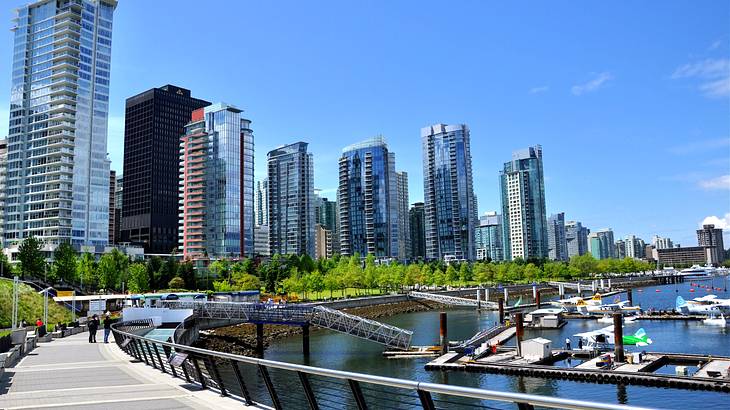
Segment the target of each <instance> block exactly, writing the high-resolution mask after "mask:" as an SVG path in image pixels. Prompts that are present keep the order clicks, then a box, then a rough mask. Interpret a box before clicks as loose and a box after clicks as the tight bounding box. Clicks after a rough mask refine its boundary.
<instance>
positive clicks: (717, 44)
mask: <svg viewBox="0 0 730 410" xmlns="http://www.w3.org/2000/svg"><path fill="white" fill-rule="evenodd" d="M721 45H722V40H715V41H713V42H712V44H710V46H709V47H708V48H707V49H708V50H710V51H712V50H717V49H718V48H720V46H721Z"/></svg>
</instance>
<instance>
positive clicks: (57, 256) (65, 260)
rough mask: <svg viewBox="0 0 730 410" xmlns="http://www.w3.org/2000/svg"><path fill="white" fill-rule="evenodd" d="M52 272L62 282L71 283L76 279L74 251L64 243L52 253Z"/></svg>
mask: <svg viewBox="0 0 730 410" xmlns="http://www.w3.org/2000/svg"><path fill="white" fill-rule="evenodd" d="M53 270H54V271H55V274H56V276H57V277H58V278H59V279H61V280H62V281H64V282H67V283H72V282H73V281H74V279H76V250H75V249H74V248H73V246H71V245H70V244H68V243H66V242H64V243H62V244H60V245H58V247H57V248H56V251H55V252H54V253H53Z"/></svg>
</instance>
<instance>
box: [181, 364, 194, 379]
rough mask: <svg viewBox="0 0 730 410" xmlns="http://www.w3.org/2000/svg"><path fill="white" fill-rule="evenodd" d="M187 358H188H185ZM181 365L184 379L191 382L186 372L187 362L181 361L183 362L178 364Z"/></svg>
mask: <svg viewBox="0 0 730 410" xmlns="http://www.w3.org/2000/svg"><path fill="white" fill-rule="evenodd" d="M185 360H188V359H185ZM180 367H182V371H183V374H184V375H185V381H186V382H188V383H192V382H191V381H190V374H188V364H187V363H185V362H184V361H183V363H182V364H181V365H180Z"/></svg>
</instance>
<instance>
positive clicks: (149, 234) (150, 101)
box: [121, 85, 210, 253]
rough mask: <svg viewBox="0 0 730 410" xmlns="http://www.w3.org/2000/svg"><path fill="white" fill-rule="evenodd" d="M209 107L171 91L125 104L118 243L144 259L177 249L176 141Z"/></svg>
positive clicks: (187, 94) (158, 90) (158, 91)
mask: <svg viewBox="0 0 730 410" xmlns="http://www.w3.org/2000/svg"><path fill="white" fill-rule="evenodd" d="M208 105H210V103H209V102H207V101H203V100H199V99H197V98H192V97H191V96H190V90H186V89H184V88H180V87H176V86H174V85H166V86H164V87H160V88H153V89H151V90H147V91H145V92H143V93H141V94H138V95H135V96H134V97H130V98H128V99H127V104H126V110H125V118H124V190H123V192H122V204H123V205H122V221H121V225H122V226H121V239H122V242H131V243H135V244H140V245H143V246H144V249H145V253H170V252H171V251H172V250H173V249H175V248H176V247H177V246H178V215H179V210H178V207H179V204H178V201H179V200H180V196H179V191H178V189H179V188H178V187H179V185H178V183H179V178H180V170H179V164H180V137H181V136H182V135H183V134H184V127H185V124H187V123H189V122H190V116H191V114H192V112H193V110H196V109H198V108H202V107H205V106H208Z"/></svg>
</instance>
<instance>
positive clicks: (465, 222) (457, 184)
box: [421, 124, 478, 260]
mask: <svg viewBox="0 0 730 410" xmlns="http://www.w3.org/2000/svg"><path fill="white" fill-rule="evenodd" d="M421 141H422V144H423V196H424V200H425V201H424V202H425V204H424V212H425V221H426V222H425V228H424V229H425V232H426V259H428V260H433V259H467V260H473V259H474V258H475V257H476V249H475V247H474V231H475V230H476V227H477V223H478V222H477V200H476V197H475V196H474V188H473V185H472V172H471V149H470V142H469V141H470V137H469V127H467V126H466V125H464V124H460V125H444V124H436V125H432V126H430V127H425V128H422V129H421Z"/></svg>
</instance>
